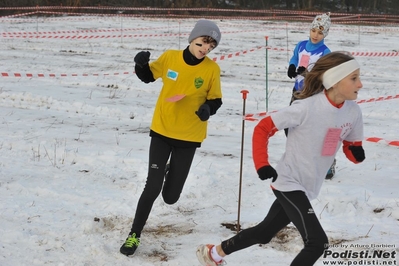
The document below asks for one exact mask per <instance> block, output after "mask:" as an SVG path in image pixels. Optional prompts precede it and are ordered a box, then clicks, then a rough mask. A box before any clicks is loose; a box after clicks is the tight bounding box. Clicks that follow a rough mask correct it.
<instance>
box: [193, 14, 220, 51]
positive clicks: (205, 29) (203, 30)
mask: <svg viewBox="0 0 399 266" xmlns="http://www.w3.org/2000/svg"><path fill="white" fill-rule="evenodd" d="M201 36H209V37H212V38H213V39H214V40H215V41H216V46H218V45H219V42H220V39H221V38H222V34H221V33H220V30H219V27H218V26H217V25H216V24H215V23H214V22H212V21H210V20H205V19H201V20H198V22H197V23H196V24H195V26H194V29H193V30H192V31H191V33H190V36H189V37H188V43H191V41H192V40H194V39H196V38H198V37H201Z"/></svg>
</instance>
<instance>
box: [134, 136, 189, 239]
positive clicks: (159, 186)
mask: <svg viewBox="0 0 399 266" xmlns="http://www.w3.org/2000/svg"><path fill="white" fill-rule="evenodd" d="M195 150H196V148H195V147H190V148H180V147H175V146H171V145H169V144H168V143H167V142H165V141H163V140H162V139H160V138H157V137H152V138H151V144H150V157H149V163H148V176H147V181H146V184H145V187H144V190H143V193H142V194H141V196H140V199H139V201H138V204H137V209H136V215H135V217H134V220H133V225H132V229H131V233H136V236H137V237H140V235H141V231H142V230H143V228H144V225H145V223H146V222H147V219H148V216H149V215H150V212H151V209H152V206H153V204H154V201H155V200H156V198H157V197H158V196H159V194H160V193H161V191H162V197H163V200H164V201H165V203H167V204H174V203H176V202H177V201H178V199H179V197H180V194H181V192H182V190H183V186H184V183H185V182H186V179H187V176H188V173H189V171H190V167H191V163H192V161H193V158H194V154H195ZM169 156H170V170H169V174H168V175H166V177H165V166H166V163H167V161H168V159H169Z"/></svg>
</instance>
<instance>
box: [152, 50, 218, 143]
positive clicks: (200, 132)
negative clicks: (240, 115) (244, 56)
mask: <svg viewBox="0 0 399 266" xmlns="http://www.w3.org/2000/svg"><path fill="white" fill-rule="evenodd" d="M150 69H151V72H152V74H153V77H154V79H158V78H162V81H163V87H162V90H161V92H160V94H159V97H158V101H157V104H156V106H155V110H154V116H153V119H152V124H151V130H153V131H155V132H156V133H158V134H160V135H163V136H165V137H168V138H173V139H178V140H184V141H192V142H202V141H203V140H204V139H205V138H206V130H207V125H208V123H207V121H205V122H203V121H201V120H200V119H199V117H198V116H197V115H196V114H195V112H196V111H197V110H198V108H199V107H200V106H201V105H202V104H203V103H204V102H205V101H206V100H213V99H217V98H222V91H221V84H220V68H219V65H218V64H216V63H215V62H214V61H212V60H211V59H209V58H208V57H205V58H204V60H203V61H202V62H201V63H199V64H198V65H195V66H190V65H188V64H186V63H185V62H184V59H183V50H168V51H166V52H164V53H163V54H162V55H161V56H160V57H159V58H158V59H157V60H156V61H153V62H152V63H150ZM179 96H180V97H179ZM183 96H184V97H183ZM181 97H183V98H182V99H180V100H177V99H179V98H181Z"/></svg>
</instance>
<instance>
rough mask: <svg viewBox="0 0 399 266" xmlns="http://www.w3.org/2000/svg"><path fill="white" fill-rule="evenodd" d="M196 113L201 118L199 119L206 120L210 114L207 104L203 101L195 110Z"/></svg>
mask: <svg viewBox="0 0 399 266" xmlns="http://www.w3.org/2000/svg"><path fill="white" fill-rule="evenodd" d="M195 114H196V115H198V117H199V118H200V119H201V121H207V120H208V119H209V116H210V115H211V108H210V107H209V105H207V104H206V103H204V104H203V105H201V106H200V107H199V108H198V111H196V112H195Z"/></svg>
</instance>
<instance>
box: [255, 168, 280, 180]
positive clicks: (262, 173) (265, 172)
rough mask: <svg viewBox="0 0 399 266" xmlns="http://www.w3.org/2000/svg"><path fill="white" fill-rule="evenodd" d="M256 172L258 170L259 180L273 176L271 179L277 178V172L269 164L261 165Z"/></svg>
mask: <svg viewBox="0 0 399 266" xmlns="http://www.w3.org/2000/svg"><path fill="white" fill-rule="evenodd" d="M257 172H258V175H259V178H260V179H261V180H266V179H269V178H273V180H272V181H273V182H274V181H276V179H277V172H276V170H275V169H274V168H273V167H272V166H270V165H266V166H262V167H261V168H259V169H258V171H257Z"/></svg>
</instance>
